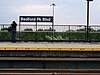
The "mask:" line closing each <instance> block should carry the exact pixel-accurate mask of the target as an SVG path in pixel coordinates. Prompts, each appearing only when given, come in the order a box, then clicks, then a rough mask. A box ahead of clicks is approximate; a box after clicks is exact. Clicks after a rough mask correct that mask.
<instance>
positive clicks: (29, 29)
mask: <svg viewBox="0 0 100 75" xmlns="http://www.w3.org/2000/svg"><path fill="white" fill-rule="evenodd" d="M24 31H33V30H32V29H31V28H27V29H24Z"/></svg>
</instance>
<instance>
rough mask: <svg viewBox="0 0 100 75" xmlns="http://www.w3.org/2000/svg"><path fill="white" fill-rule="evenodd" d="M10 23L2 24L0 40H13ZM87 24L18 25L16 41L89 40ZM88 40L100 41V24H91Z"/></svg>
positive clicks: (0, 26)
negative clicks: (9, 28) (9, 29)
mask: <svg viewBox="0 0 100 75" xmlns="http://www.w3.org/2000/svg"><path fill="white" fill-rule="evenodd" d="M9 26H10V24H0V41H11V33H10V32H8V30H7V28H8V27H9ZM86 28H87V27H86V25H54V29H52V25H38V26H36V25H32V24H29V25H28V24H27V25H25V24H24V25H20V26H19V25H18V26H17V34H16V41H34V42H41V41H42V42H87V40H86V39H87V37H86V36H87V34H86ZM88 30H89V34H88V39H89V40H88V42H100V26H99V25H91V26H89V29H88Z"/></svg>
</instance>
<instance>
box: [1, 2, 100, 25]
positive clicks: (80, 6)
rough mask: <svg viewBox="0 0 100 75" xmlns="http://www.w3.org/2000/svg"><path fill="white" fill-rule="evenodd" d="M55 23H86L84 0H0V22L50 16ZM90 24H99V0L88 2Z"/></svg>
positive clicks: (5, 22) (85, 3) (85, 4)
mask: <svg viewBox="0 0 100 75" xmlns="http://www.w3.org/2000/svg"><path fill="white" fill-rule="evenodd" d="M52 3H55V4H56V6H55V14H54V16H55V17H54V23H55V24H57V25H58V24H64V25H65V24H68V25H69V24H86V15H87V14H86V12H87V9H86V8H87V2H86V0H0V23H1V24H7V23H11V22H12V21H13V20H15V21H16V22H17V23H18V22H19V16H52V8H53V7H52V6H50V5H51V4H52ZM90 24H100V0H94V1H92V2H90Z"/></svg>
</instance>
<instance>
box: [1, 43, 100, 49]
mask: <svg viewBox="0 0 100 75" xmlns="http://www.w3.org/2000/svg"><path fill="white" fill-rule="evenodd" d="M0 46H46V47H50V46H53V47H70V48H71V47H85V48H88V47H92V48H94V47H96V48H98V47H99V48H100V43H68V42H58V43H55V42H54V43H52V42H51V43H50V42H49V43H48V42H16V43H12V42H0Z"/></svg>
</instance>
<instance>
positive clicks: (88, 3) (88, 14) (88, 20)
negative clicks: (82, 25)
mask: <svg viewBox="0 0 100 75" xmlns="http://www.w3.org/2000/svg"><path fill="white" fill-rule="evenodd" d="M86 34H87V35H86V36H87V42H88V41H89V0H88V1H87V32H86Z"/></svg>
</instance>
